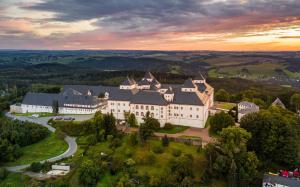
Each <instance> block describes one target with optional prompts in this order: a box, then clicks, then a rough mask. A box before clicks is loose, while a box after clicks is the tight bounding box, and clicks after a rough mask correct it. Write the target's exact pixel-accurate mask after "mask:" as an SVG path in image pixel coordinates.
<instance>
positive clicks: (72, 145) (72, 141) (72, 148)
mask: <svg viewBox="0 0 300 187" xmlns="http://www.w3.org/2000/svg"><path fill="white" fill-rule="evenodd" d="M5 115H6V116H7V117H9V118H12V119H15V120H19V121H29V122H33V123H36V124H39V125H41V126H44V127H46V128H48V129H49V131H51V132H55V128H53V127H51V126H50V125H48V121H49V119H50V118H51V117H42V118H30V117H24V116H14V115H12V114H10V113H6V114H5ZM65 141H66V142H67V143H68V145H69V148H68V150H67V151H65V152H64V153H63V154H61V155H58V156H56V157H53V158H49V159H47V160H43V161H41V163H43V162H46V161H49V162H56V161H58V160H61V159H63V158H67V157H70V156H72V155H73V154H75V153H76V151H77V143H76V138H74V137H70V136H66V137H65ZM29 166H30V165H20V166H12V167H7V168H6V169H7V170H8V171H11V172H21V170H23V169H25V168H27V167H29Z"/></svg>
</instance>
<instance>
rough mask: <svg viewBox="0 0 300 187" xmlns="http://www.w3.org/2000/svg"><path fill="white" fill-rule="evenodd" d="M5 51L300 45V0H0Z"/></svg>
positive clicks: (282, 48) (299, 47) (266, 48)
mask: <svg viewBox="0 0 300 187" xmlns="http://www.w3.org/2000/svg"><path fill="white" fill-rule="evenodd" d="M0 49H57V50H58V49H66V50H72V49H92V50H102V49H133V50H220V51H288V50H299V51H300V0H0Z"/></svg>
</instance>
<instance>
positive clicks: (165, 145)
mask: <svg viewBox="0 0 300 187" xmlns="http://www.w3.org/2000/svg"><path fill="white" fill-rule="evenodd" d="M161 142H162V146H164V147H168V146H169V138H168V136H167V135H166V134H165V136H164V137H163V138H162V139H161Z"/></svg>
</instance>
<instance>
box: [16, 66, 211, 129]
mask: <svg viewBox="0 0 300 187" xmlns="http://www.w3.org/2000/svg"><path fill="white" fill-rule="evenodd" d="M213 98H214V89H213V88H212V87H211V86H210V85H209V84H207V83H206V80H205V78H204V77H203V76H199V77H196V78H194V79H188V80H186V81H185V82H184V84H182V85H174V84H161V83H159V82H158V81H157V79H156V78H155V77H154V76H153V75H152V74H151V73H150V72H147V73H146V74H145V76H144V77H143V78H142V79H141V80H140V81H139V82H136V81H135V80H133V79H131V78H129V77H127V78H126V79H125V80H124V81H123V83H122V84H121V85H120V86H119V87H111V86H87V85H66V86H64V88H63V90H62V92H61V93H59V94H46V93H27V94H26V96H25V98H24V100H23V102H22V105H21V108H22V112H23V113H28V112H29V113H35V112H52V111H53V105H54V103H56V105H58V107H59V113H60V114H93V113H95V112H96V111H102V113H113V115H114V116H115V117H116V118H117V119H120V120H122V119H124V113H125V112H130V113H133V114H135V116H136V118H137V120H138V122H139V123H140V122H142V121H143V117H144V116H145V115H146V113H147V112H149V113H150V115H151V116H152V117H154V118H156V119H158V120H159V122H160V123H161V125H162V126H164V124H165V123H172V124H177V125H185V126H190V127H198V128H203V127H204V126H205V123H206V120H207V118H208V113H209V108H210V107H211V106H212V105H213V102H214V100H213Z"/></svg>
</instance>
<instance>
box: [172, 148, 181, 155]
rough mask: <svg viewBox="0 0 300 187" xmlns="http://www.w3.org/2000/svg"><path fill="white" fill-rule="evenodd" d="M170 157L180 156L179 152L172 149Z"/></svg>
mask: <svg viewBox="0 0 300 187" xmlns="http://www.w3.org/2000/svg"><path fill="white" fill-rule="evenodd" d="M172 155H173V156H175V157H179V156H180V155H181V151H180V150H179V149H173V151H172Z"/></svg>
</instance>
